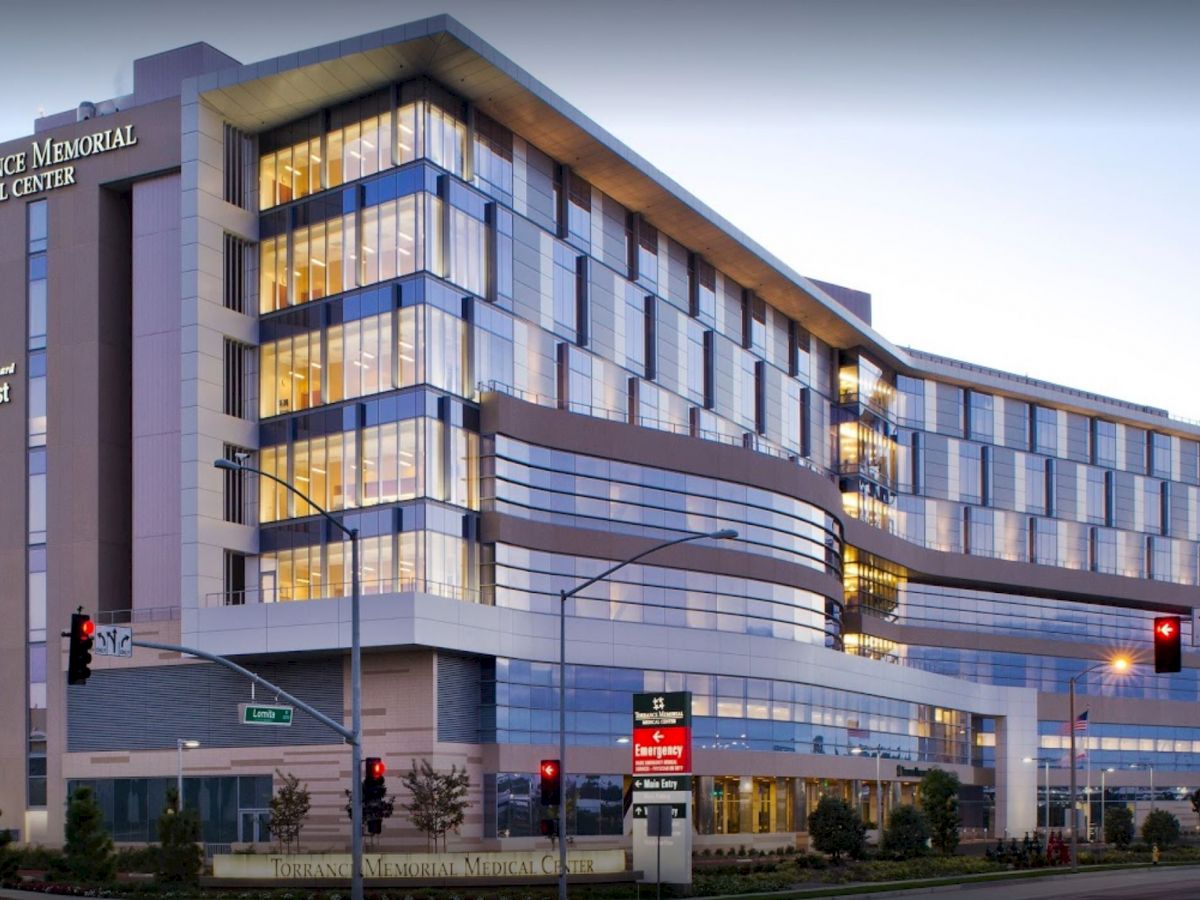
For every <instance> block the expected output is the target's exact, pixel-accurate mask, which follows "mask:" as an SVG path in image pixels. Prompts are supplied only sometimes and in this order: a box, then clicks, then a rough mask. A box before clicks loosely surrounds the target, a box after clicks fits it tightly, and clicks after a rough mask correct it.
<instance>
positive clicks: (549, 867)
mask: <svg viewBox="0 0 1200 900" xmlns="http://www.w3.org/2000/svg"><path fill="white" fill-rule="evenodd" d="M567 872H568V874H569V875H570V876H571V880H572V881H576V880H579V881H585V880H586V881H625V880H628V879H629V878H630V877H631V875H632V873H630V872H629V871H628V870H627V869H626V866H625V851H624V850H620V849H616V850H570V851H568V853H567ZM557 876H558V853H557V852H556V851H552V850H545V851H542V850H514V851H508V852H500V853H470V852H468V853H364V854H363V879H364V880H366V881H369V882H371V883H372V884H375V885H379V884H381V883H383V882H387V883H394V884H396V885H398V886H400V885H404V884H407V885H412V886H421V885H434V884H443V885H451V884H496V883H500V882H508V883H517V882H524V883H536V882H543V881H547V880H553V879H554V878H556V877H557ZM349 879H350V854H349V853H298V854H284V853H264V854H249V855H243V854H232V855H221V856H214V857H213V877H212V879H206V880H208V881H210V883H211V884H213V885H221V886H229V887H233V886H235V885H234V884H233V883H232V882H245V883H250V882H253V883H254V884H255V885H261V884H272V885H277V886H284V885H300V884H317V883H324V884H329V883H331V882H336V883H348V882H349ZM239 886H240V885H239Z"/></svg>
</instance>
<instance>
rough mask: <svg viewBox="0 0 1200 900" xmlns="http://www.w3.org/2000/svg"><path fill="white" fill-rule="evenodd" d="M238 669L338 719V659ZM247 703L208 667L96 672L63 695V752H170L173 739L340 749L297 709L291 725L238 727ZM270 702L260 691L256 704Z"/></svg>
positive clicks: (235, 686)
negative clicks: (65, 736)
mask: <svg viewBox="0 0 1200 900" xmlns="http://www.w3.org/2000/svg"><path fill="white" fill-rule="evenodd" d="M243 665H245V666H246V668H248V669H250V670H251V671H252V672H255V673H257V674H258V675H261V676H262V677H263V678H266V679H267V680H268V681H271V682H273V683H275V684H277V685H279V687H281V688H283V689H284V690H285V691H288V692H289V693H291V694H294V695H295V696H297V697H299V698H300V699H302V700H304V701H305V702H306V703H309V704H311V705H312V706H314V707H316V708H317V709H318V710H320V711H321V712H323V713H324V714H325V715H327V716H329V717H330V718H332V719H333V720H334V721H339V722H340V721H342V720H343V717H344V710H343V700H342V697H343V688H342V660H341V658H339V657H327V658H323V659H313V660H302V661H295V662H286V663H263V664H261V665H258V664H253V663H250V664H246V663H243ZM249 699H250V684H249V682H247V681H246V679H244V678H241V677H239V676H238V675H235V674H234V673H233V672H230V671H228V670H226V669H224V668H222V667H220V666H217V665H214V664H212V663H198V664H196V665H180V666H154V667H151V668H145V669H141V668H139V669H100V670H98V671H95V672H93V673H92V676H91V678H90V679H89V680H88V683H87V684H86V685H77V686H74V687H72V688H70V689H69V690H68V691H67V750H68V752H72V753H85V752H90V751H100V750H167V749H172V750H173V749H175V742H176V740H177V739H178V738H185V739H187V740H197V741H200V743H201V745H202V746H205V747H272V746H289V745H295V744H340V743H341V742H342V738H341V737H340V736H339V735H337V734H336V733H334V732H333V731H332V730H331V729H330V728H328V727H326V726H325V725H322V724H321V723H319V722H318V721H317V720H316V719H314V718H313V717H312V716H310V715H308V714H307V713H305V712H303V711H302V710H299V709H297V710H296V712H295V717H294V719H293V722H292V724H291V725H290V726H286V727H283V726H268V725H242V724H240V723H239V721H238V704H239V703H242V702H246V701H248V700H249ZM274 699H275V698H274V696H273V695H269V694H268V693H267V692H266V691H264V690H262V689H261V688H259V689H257V700H258V701H259V702H262V703H269V702H273V701H274Z"/></svg>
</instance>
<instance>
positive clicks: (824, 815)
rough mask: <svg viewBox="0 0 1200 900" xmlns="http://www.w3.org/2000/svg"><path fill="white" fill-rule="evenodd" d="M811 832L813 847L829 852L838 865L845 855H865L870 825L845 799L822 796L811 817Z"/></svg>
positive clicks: (809, 827)
mask: <svg viewBox="0 0 1200 900" xmlns="http://www.w3.org/2000/svg"><path fill="white" fill-rule="evenodd" d="M808 833H809V836H810V837H811V838H812V844H813V846H814V847H815V848H816V849H818V850H820V851H821V852H822V853H828V854H829V855H830V857H832V859H833V864H834V865H835V866H836V865H838V864H839V863H840V862H841V860H842V854H843V853H845V854H847V855H849V856H852V857H856V858H857V857H859V856H861V855H862V852H863V846H864V844H865V842H866V836H867V826H866V825H864V824H863V821H862V819H861V818H859V815H858V812H857V810H855V809H852V808H851V807H850V806H849V805H848V804H847V803H846V801H845V800H842V799H840V798H839V797H822V798H821V802H820V803H818V804H817V808H816V809H815V810H813V811H812V813H811V814H810V815H809V817H808Z"/></svg>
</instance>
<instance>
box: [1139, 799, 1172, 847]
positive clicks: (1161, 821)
mask: <svg viewBox="0 0 1200 900" xmlns="http://www.w3.org/2000/svg"><path fill="white" fill-rule="evenodd" d="M1142 840H1143V841H1145V842H1146V843H1147V844H1157V845H1158V847H1159V848H1160V849H1166V848H1167V847H1170V846H1171V845H1172V844H1177V843H1178V842H1179V820H1178V819H1177V818H1175V817H1174V816H1173V815H1171V814H1170V813H1169V812H1167V811H1166V810H1165V809H1156V810H1154V811H1153V812H1152V813H1150V815H1148V816H1146V819H1145V821H1143V822H1142Z"/></svg>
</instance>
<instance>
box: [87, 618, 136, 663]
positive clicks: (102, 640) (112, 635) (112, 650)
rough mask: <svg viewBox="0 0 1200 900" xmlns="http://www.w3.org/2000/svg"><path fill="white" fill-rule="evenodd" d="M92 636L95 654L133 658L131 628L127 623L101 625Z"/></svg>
mask: <svg viewBox="0 0 1200 900" xmlns="http://www.w3.org/2000/svg"><path fill="white" fill-rule="evenodd" d="M94 638H95V641H96V644H95V648H94V649H95V653H96V655H97V656H119V657H122V658H124V659H132V658H133V629H132V628H130V627H129V626H128V625H101V626H100V627H99V628H97V629H96V634H95V636H94Z"/></svg>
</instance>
